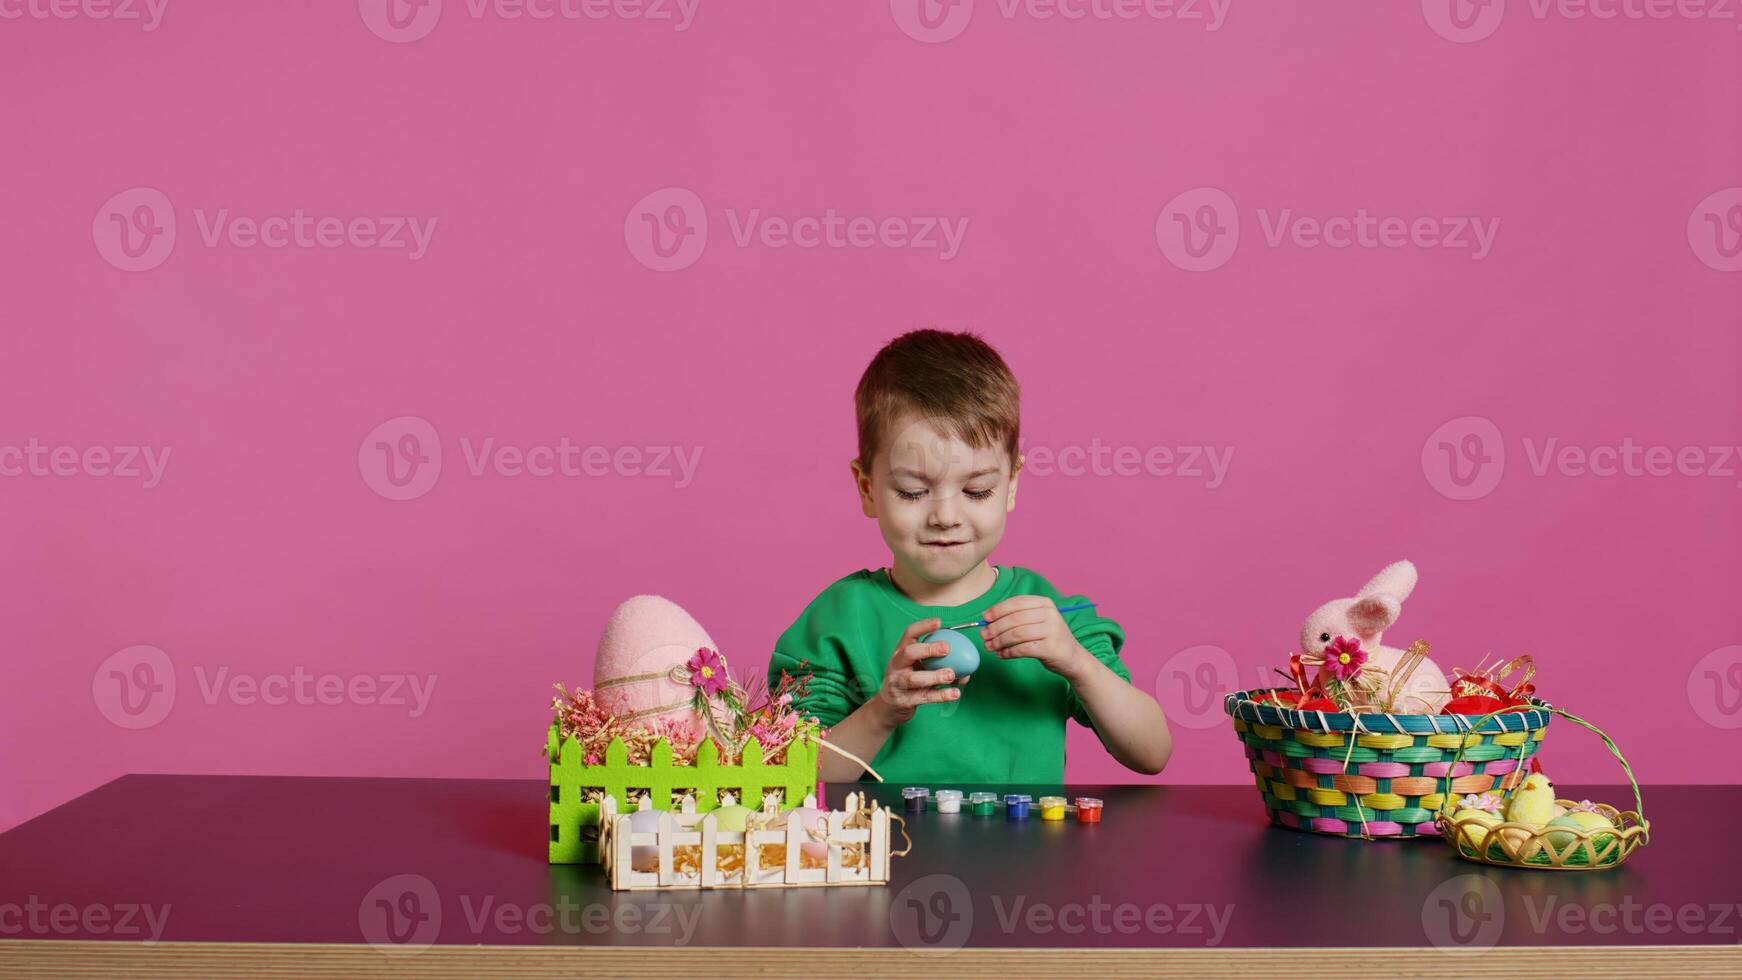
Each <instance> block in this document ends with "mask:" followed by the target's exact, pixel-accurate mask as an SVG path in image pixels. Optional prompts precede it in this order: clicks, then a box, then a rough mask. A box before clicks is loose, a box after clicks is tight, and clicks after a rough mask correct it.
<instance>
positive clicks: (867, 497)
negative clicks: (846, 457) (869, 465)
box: [850, 459, 877, 517]
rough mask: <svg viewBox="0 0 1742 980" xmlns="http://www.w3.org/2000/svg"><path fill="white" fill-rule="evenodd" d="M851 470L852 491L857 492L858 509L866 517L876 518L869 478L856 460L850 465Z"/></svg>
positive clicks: (875, 506)
mask: <svg viewBox="0 0 1742 980" xmlns="http://www.w3.org/2000/svg"><path fill="white" fill-rule="evenodd" d="M850 465H851V468H852V470H853V489H855V490H857V491H859V509H860V510H861V511H863V512H864V514H865V516H866V517H876V516H877V498H875V497H873V496H871V477H870V475H868V474H867V473H866V472H865V470H864V468H863V467H861V466H860V465H859V461H858V460H857V459H855V460H853V461H852V463H851V464H850Z"/></svg>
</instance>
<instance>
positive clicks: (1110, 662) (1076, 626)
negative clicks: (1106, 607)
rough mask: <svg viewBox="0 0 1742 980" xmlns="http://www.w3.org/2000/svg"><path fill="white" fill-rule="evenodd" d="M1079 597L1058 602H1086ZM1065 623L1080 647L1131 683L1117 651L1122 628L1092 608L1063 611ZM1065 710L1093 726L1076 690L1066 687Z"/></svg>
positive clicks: (1064, 603) (1092, 720)
mask: <svg viewBox="0 0 1742 980" xmlns="http://www.w3.org/2000/svg"><path fill="white" fill-rule="evenodd" d="M1087 601H1088V600H1087V599H1085V598H1084V597H1082V596H1067V597H1065V598H1064V599H1063V600H1062V601H1061V602H1060V603H1059V605H1061V606H1062V605H1071V604H1075V603H1079V602H1087ZM1065 624H1066V625H1067V626H1069V627H1070V628H1071V633H1072V634H1073V635H1074V636H1076V638H1077V642H1078V643H1081V644H1082V645H1083V649H1085V650H1087V651H1089V652H1090V653H1091V654H1093V655H1094V657H1095V659H1096V660H1099V661H1101V662H1102V663H1104V664H1106V665H1107V667H1108V669H1110V670H1111V671H1113V673H1115V674H1118V675H1119V679H1120V680H1123V681H1125V682H1126V683H1127V684H1129V683H1130V682H1131V671H1130V670H1129V669H1127V668H1126V666H1125V661H1124V660H1122V659H1120V657H1119V651H1120V650H1122V649H1124V647H1125V630H1124V629H1123V628H1121V627H1120V625H1119V624H1118V623H1117V622H1114V621H1113V620H1111V619H1108V618H1107V617H1105V616H1101V615H1099V614H1097V613H1096V612H1095V610H1093V609H1085V610H1083V611H1081V612H1074V613H1065ZM1065 705H1066V709H1067V710H1068V711H1069V712H1070V715H1071V717H1072V718H1075V719H1076V720H1077V723H1078V724H1079V725H1082V726H1083V727H1085V728H1089V729H1093V728H1094V727H1095V721H1094V719H1092V718H1090V717H1089V708H1088V706H1087V705H1085V704H1083V699H1082V698H1081V697H1078V696H1077V689H1076V688H1075V687H1070V688H1068V690H1067V693H1066V695H1065Z"/></svg>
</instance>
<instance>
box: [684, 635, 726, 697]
mask: <svg viewBox="0 0 1742 980" xmlns="http://www.w3.org/2000/svg"><path fill="white" fill-rule="evenodd" d="M685 666H687V667H689V671H690V683H691V684H693V685H695V686H696V687H698V688H700V689H701V691H702V693H703V694H706V695H707V696H708V697H713V696H714V695H716V694H719V693H720V692H721V691H724V690H725V689H726V662H725V661H724V660H722V659H720V655H719V654H718V653H715V652H714V651H712V650H709V649H708V648H707V647H702V648H701V649H699V650H697V651H696V655H695V656H693V657H691V658H690V661H689V663H688V664H686V665H685Z"/></svg>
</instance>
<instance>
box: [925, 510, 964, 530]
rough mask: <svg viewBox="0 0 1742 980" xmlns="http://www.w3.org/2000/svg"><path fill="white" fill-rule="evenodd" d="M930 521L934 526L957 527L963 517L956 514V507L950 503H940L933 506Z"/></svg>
mask: <svg viewBox="0 0 1742 980" xmlns="http://www.w3.org/2000/svg"><path fill="white" fill-rule="evenodd" d="M929 523H930V524H931V526H932V527H941V528H948V527H955V526H956V525H957V524H960V523H962V521H961V518H959V517H957V516H956V511H955V508H954V507H951V506H950V505H949V504H939V505H937V506H936V507H933V508H932V512H931V518H930V521H929Z"/></svg>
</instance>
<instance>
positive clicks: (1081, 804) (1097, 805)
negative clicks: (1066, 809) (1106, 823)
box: [1077, 796, 1101, 823]
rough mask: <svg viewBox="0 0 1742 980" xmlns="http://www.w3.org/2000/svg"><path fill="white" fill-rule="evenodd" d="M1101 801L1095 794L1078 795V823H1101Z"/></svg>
mask: <svg viewBox="0 0 1742 980" xmlns="http://www.w3.org/2000/svg"><path fill="white" fill-rule="evenodd" d="M1100 822H1101V801H1100V800H1097V799H1095V798H1094V797H1093V796H1079V797H1077V823H1100Z"/></svg>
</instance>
